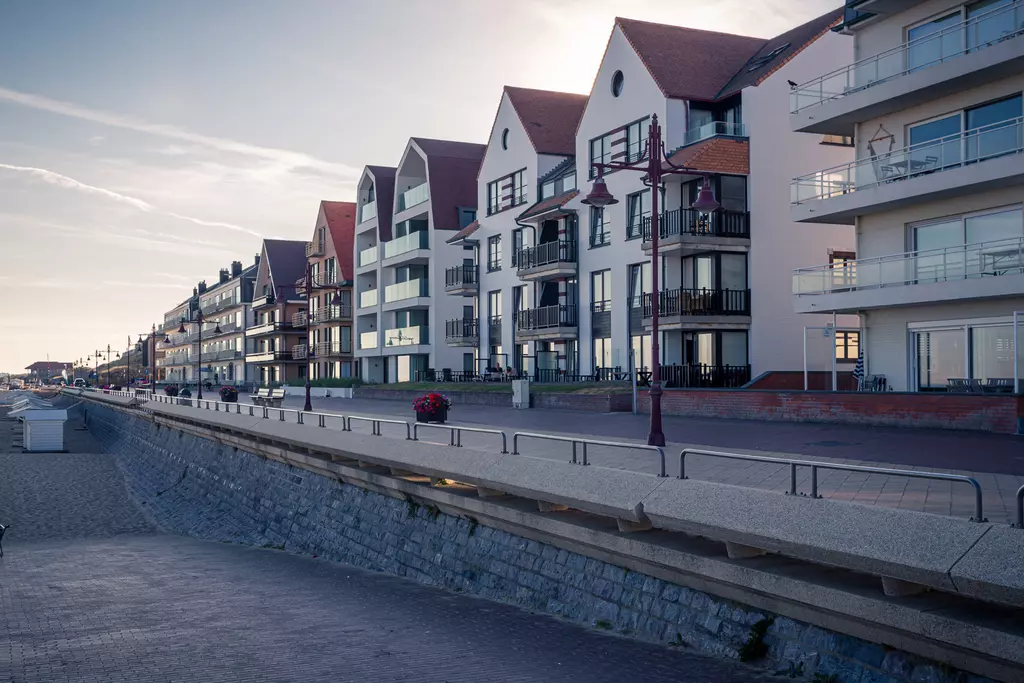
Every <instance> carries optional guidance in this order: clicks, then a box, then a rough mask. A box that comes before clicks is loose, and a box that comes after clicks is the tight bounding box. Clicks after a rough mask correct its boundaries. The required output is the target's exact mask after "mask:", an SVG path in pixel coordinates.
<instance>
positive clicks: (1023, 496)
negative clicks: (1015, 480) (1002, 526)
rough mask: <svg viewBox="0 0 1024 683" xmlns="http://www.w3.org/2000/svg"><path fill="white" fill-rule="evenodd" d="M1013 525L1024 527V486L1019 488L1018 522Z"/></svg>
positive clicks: (1019, 527)
mask: <svg viewBox="0 0 1024 683" xmlns="http://www.w3.org/2000/svg"><path fill="white" fill-rule="evenodd" d="M1013 526H1015V527H1017V528H1018V529H1024V486H1021V487H1020V488H1019V489H1017V523H1016V524H1014V525H1013Z"/></svg>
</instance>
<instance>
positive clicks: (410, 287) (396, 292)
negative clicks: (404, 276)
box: [384, 280, 430, 304]
mask: <svg viewBox="0 0 1024 683" xmlns="http://www.w3.org/2000/svg"><path fill="white" fill-rule="evenodd" d="M419 296H430V292H429V291H428V290H427V281H426V280H406V281H405V282H396V283H395V284H393V285H388V286H387V287H385V288H384V303H386V304H389V303H391V302H393V301H402V300H403V299H415V298H416V297H419Z"/></svg>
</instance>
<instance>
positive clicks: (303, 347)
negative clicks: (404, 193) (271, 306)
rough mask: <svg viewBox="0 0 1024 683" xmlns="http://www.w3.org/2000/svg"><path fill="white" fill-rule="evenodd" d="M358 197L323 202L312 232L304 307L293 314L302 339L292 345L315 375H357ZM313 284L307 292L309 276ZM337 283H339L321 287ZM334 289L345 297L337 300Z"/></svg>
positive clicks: (297, 355) (303, 294)
mask: <svg viewBox="0 0 1024 683" xmlns="http://www.w3.org/2000/svg"><path fill="white" fill-rule="evenodd" d="M355 224H356V205H355V202H328V201H321V202H320V210H319V212H318V214H317V220H316V227H314V228H313V237H312V239H310V241H309V242H307V243H306V260H307V272H306V274H304V275H303V280H302V285H303V286H302V288H301V289H300V291H299V294H300V295H301V296H303V297H305V301H304V302H303V306H302V309H301V310H300V311H299V312H298V313H296V314H295V316H294V317H293V320H292V322H293V324H294V326H295V327H296V329H301V330H302V332H303V338H302V341H301V342H300V343H299V344H298V345H296V346H295V347H293V348H292V358H294V359H295V360H297V361H301V360H305V361H306V363H307V366H308V368H309V376H310V378H311V379H332V378H339V377H353V376H355V371H354V356H353V349H352V283H353V279H354V277H353V276H354V274H353V270H352V259H353V249H354V246H355V242H354V238H355ZM306 277H312V280H313V289H311V290H310V292H309V293H308V294H309V295H308V296H306V291H305V284H306V282H305V278H306ZM330 286H337V287H338V289H317V287H330ZM335 294H337V298H338V301H339V302H340V303H337V304H335V303H334V301H335Z"/></svg>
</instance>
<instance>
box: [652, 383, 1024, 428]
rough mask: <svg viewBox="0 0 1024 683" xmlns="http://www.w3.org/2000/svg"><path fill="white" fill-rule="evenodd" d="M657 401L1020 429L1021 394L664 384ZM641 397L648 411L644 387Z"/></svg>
mask: <svg viewBox="0 0 1024 683" xmlns="http://www.w3.org/2000/svg"><path fill="white" fill-rule="evenodd" d="M661 401H662V414H664V415H680V416H689V417H719V418H731V419H743V420H773V421H774V420H778V421H785V422H831V423H835V424H862V425H875V426H892V427H927V428H931V429H967V430H974V431H983V432H996V433H1002V434H1017V433H1024V397H1020V396H973V395H970V394H910V393H893V392H889V393H856V392H850V393H844V392H840V393H831V392H829V393H824V392H822V393H817V392H804V391H756V390H749V389H747V390H725V389H722V390H719V389H696V390H684V389H668V390H666V391H665V393H664V395H663V396H662V400H661ZM639 402H640V410H641V411H643V412H649V411H650V396H649V395H648V394H647V392H646V391H643V392H641V393H640V396H639Z"/></svg>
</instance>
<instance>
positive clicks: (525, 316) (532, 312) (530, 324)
mask: <svg viewBox="0 0 1024 683" xmlns="http://www.w3.org/2000/svg"><path fill="white" fill-rule="evenodd" d="M577 324H578V323H577V321H576V306H573V305H571V304H558V305H555V306H541V307H540V308H527V309H525V310H522V311H519V312H518V313H517V314H516V327H518V328H519V329H520V330H543V329H546V328H550V327H576V325H577Z"/></svg>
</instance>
